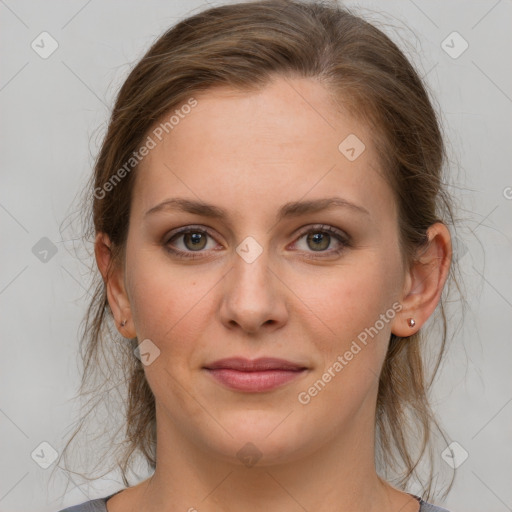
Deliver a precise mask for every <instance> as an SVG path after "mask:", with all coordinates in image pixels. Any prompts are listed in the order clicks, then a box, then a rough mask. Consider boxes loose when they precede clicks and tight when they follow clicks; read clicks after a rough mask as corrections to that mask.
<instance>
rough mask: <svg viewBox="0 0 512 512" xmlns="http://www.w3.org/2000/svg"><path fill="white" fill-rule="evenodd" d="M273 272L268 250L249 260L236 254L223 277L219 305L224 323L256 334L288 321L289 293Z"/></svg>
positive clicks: (277, 327)
mask: <svg viewBox="0 0 512 512" xmlns="http://www.w3.org/2000/svg"><path fill="white" fill-rule="evenodd" d="M274 272H275V271H273V270H271V269H270V268H269V262H268V251H266V250H264V251H263V252H262V253H261V254H260V255H259V256H258V257H257V258H256V260H254V261H252V262H250V263H249V262H248V261H245V260H244V259H243V258H242V257H240V256H239V255H238V254H236V255H235V257H234V263H233V268H232V269H231V271H230V272H228V273H227V275H226V277H225V279H224V290H223V295H222V300H221V306H220V317H221V321H222V323H223V324H224V326H226V327H227V328H229V329H234V328H239V329H241V330H243V331H244V332H246V333H250V334H256V333H258V331H260V330H261V329H265V332H269V331H272V330H276V329H279V328H281V327H282V326H283V325H285V323H286V321H287V318H288V309H287V304H286V296H285V292H284V287H283V284H282V283H281V281H280V280H279V279H278V278H277V277H276V276H275V275H274Z"/></svg>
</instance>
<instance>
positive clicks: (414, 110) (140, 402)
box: [64, 0, 456, 499]
mask: <svg viewBox="0 0 512 512" xmlns="http://www.w3.org/2000/svg"><path fill="white" fill-rule="evenodd" d="M276 76H282V77H304V78H311V79H314V80H317V81H319V82H320V83H322V84H324V85H325V87H326V88H327V89H328V90H329V91H330V92H331V93H332V97H333V99H334V101H336V102H337V104H338V105H339V106H340V108H344V109H346V110H348V111H350V112H351V113H353V114H354V115H355V116H357V118H358V119H361V120H363V121H364V122H366V123H367V124H368V125H370V126H371V127H373V128H374V129H373V130H371V132H372V134H373V136H374V140H373V141H372V142H373V143H374V144H376V146H377V148H378V151H379V154H380V155H381V157H382V161H381V168H382V171H383V173H384V175H385V177H386V179H387V180H388V182H389V184H390V186H391V188H392V190H393V191H394V194H395V197H396V201H397V205H398V210H399V233H400V244H401V253H402V256H403V259H404V262H406V263H408V264H410V263H411V262H412V261H413V258H414V255H415V253H416V251H417V250H418V248H421V247H422V246H423V244H425V242H426V230H427V228H428V227H429V226H430V225H432V224H433V223H435V222H438V221H441V222H444V223H445V224H451V225H453V215H452V209H453V207H452V206H451V198H450V197H449V195H448V194H447V192H446V189H445V185H444V183H443V172H444V167H445V165H444V164H445V160H446V153H445V147H444V143H443V137H442V134H441V130H440V123H439V120H438V116H437V115H436V113H435V111H434V109H433V107H432V103H431V101H430V100H429V96H428V94H427V92H426V89H425V86H424V85H423V84H422V81H421V79H420V78H419V76H418V74H417V72H416V71H415V70H414V68H413V67H412V65H411V64H410V63H409V61H408V60H407V58H406V57H405V56H404V54H403V53H402V52H401V51H400V50H399V48H398V47H397V46H396V45H395V43H393V42H392V41H391V39H390V38H389V37H388V36H386V35H385V34H384V33H383V32H382V31H380V30H379V29H377V28H376V27H375V26H373V25H372V24H370V23H368V22H367V21H365V20H363V19H362V18H361V17H359V16H357V15H355V14H353V13H352V12H350V11H349V10H347V9H346V8H344V7H343V8H342V7H340V6H338V5H337V4H335V3H334V2H318V1H317V2H305V1H284V0H283V1H278V0H268V1H255V2H246V3H239V4H231V5H224V6H219V7H215V8H211V9H208V10H205V11H203V12H199V13H197V14H195V15H193V16H191V17H189V18H187V19H184V20H183V21H181V22H179V23H178V24H177V25H175V26H174V27H173V28H171V29H169V30H168V31H167V32H165V33H164V34H163V35H162V36H161V37H160V38H159V39H158V40H157V41H156V42H155V43H154V44H153V45H152V46H151V48H150V49H149V50H148V51H147V53H146V54H145V55H144V57H143V58H142V59H141V60H140V62H138V63H137V65H136V66H135V67H134V69H133V70H132V71H131V73H130V74H129V76H128V78H127V79H126V81H125V82H124V84H123V86H122V87H121V90H120V92H119V94H118V96H117V100H116V103H115V106H114V109H113V112H112V115H111V119H110V122H109V125H108V131H107V133H106V135H105V137H104V140H103V144H102V146H101V150H100V152H99V155H98V157H97V160H96V164H95V168H94V174H93V176H92V177H91V181H90V182H89V184H88V187H87V190H86V194H87V195H86V196H85V199H84V201H85V205H84V208H85V209H86V214H85V215H84V216H83V218H84V219H85V221H86V222H87V223H88V224H87V225H86V226H85V230H84V236H85V238H86V240H87V239H88V240H89V241H93V240H94V236H95V234H96V233H97V232H104V233H106V234H107V235H108V236H109V238H110V240H111V241H112V257H113V264H114V265H123V261H124V249H125V242H126V238H127V232H128V218H129V212H130V204H131V197H132V194H133V188H134V180H135V176H136V172H137V166H136V165H135V164H134V162H133V161H132V164H134V165H133V169H131V170H130V171H127V172H125V173H122V174H123V177H122V179H117V180H116V181H115V182H114V181H112V179H113V177H115V175H116V173H118V174H117V176H118V178H119V172H118V171H119V169H121V168H123V166H125V170H126V163H127V162H129V161H130V159H131V158H133V155H134V153H136V152H137V150H138V149H139V148H140V147H141V145H142V144H143V143H144V141H145V140H146V137H147V136H148V133H149V131H150V130H151V129H152V128H153V127H154V126H155V123H157V122H158V121H159V120H161V119H163V117H164V116H166V115H169V113H170V112H171V111H172V110H173V109H175V108H176V107H178V106H179V105H182V104H184V103H185V102H187V100H189V99H190V98H191V97H193V95H194V94H197V93H199V92H201V91H205V90H208V89H209V88H212V87H214V86H219V85H224V86H229V87H232V88H235V89H238V90H241V91H249V90H253V89H256V88H262V87H264V86H265V85H266V84H268V83H269V81H270V80H271V79H272V78H275V77H276ZM192 115H193V114H192ZM107 183H110V184H111V186H110V187H106V184H107ZM106 190H108V192H106V197H102V196H104V195H105V194H104V193H103V192H101V193H99V192H98V191H106ZM91 221H92V222H91ZM454 263H455V262H454ZM453 272H454V269H453V266H452V267H451V270H450V277H451V280H452V281H454V282H455V283H456V280H455V279H454V275H453ZM94 275H95V279H96V281H95V282H94V283H93V288H92V289H93V294H92V299H91V301H90V304H89V308H88V310H87V314H86V316H85V318H84V328H83V333H82V336H81V344H80V355H81V358H82V361H83V364H84V369H83V374H82V382H81V386H80V396H81V397H83V396H85V395H86V394H90V395H92V400H93V401H94V403H93V406H92V407H91V408H90V410H89V411H88V412H87V413H86V416H89V414H90V413H92V412H93V411H94V412H95V414H96V413H97V411H98V410H99V409H98V406H99V405H103V406H105V408H106V409H107V411H108V414H107V417H106V418H105V420H108V419H109V417H110V415H111V413H112V411H113V410H114V408H113V407H110V406H109V405H108V403H107V400H109V399H110V393H111V391H112V390H115V391H123V390H125V391H126V392H125V393H124V394H122V398H121V399H122V403H123V404H125V406H126V411H125V412H124V415H123V417H122V418H120V424H121V425H122V426H123V427H125V432H124V433H123V434H121V438H120V442H119V444H117V445H116V448H117V449H118V450H119V453H118V455H116V457H115V461H116V464H117V466H116V467H119V468H120V469H121V472H122V476H123V481H124V483H125V485H129V483H128V479H127V477H126V472H127V469H128V468H129V467H130V466H131V464H132V462H131V461H132V456H134V455H136V454H138V455H141V456H142V458H143V460H144V461H146V462H147V463H148V465H149V467H150V468H151V469H154V468H155V465H156V460H155V454H156V450H155V449H156V429H155V401H154V396H153V393H152V391H151V389H150V388H149V385H148V383H147V381H146V379H145V375H144V371H143V365H142V363H141V362H140V361H139V359H138V358H136V357H134V355H133V350H134V349H135V348H136V347H137V344H138V341H137V338H134V339H132V340H122V339H121V340H119V339H118V342H117V343H115V341H116V338H120V337H119V335H117V334H115V329H114V328H113V327H112V324H111V322H112V318H111V311H110V310H109V305H108V301H107V297H106V291H105V286H104V283H103V280H102V279H101V276H100V275H99V273H98V272H97V270H96V272H94ZM439 309H440V313H441V318H442V329H441V335H440V336H439V347H438V350H437V352H436V357H435V360H434V364H433V369H432V371H431V374H430V376H429V377H427V374H426V364H425V363H424V351H425V349H426V346H425V339H424V335H423V333H420V332H418V333H416V334H414V335H412V336H410V337H408V338H405V339H403V338H399V337H397V336H395V335H391V339H390V343H389V350H388V353H387V356H386V359H385V361H384V365H383V368H382V373H381V375H380V384H379V391H378V399H377V411H376V436H377V444H376V446H377V453H376V464H377V469H378V471H380V472H381V474H383V475H384V476H385V477H386V478H392V479H394V483H395V485H397V486H398V487H400V488H402V489H405V486H406V485H407V484H408V483H410V480H411V478H414V479H416V481H418V482H420V484H421V485H422V490H423V494H424V496H425V495H426V499H429V497H430V495H431V490H432V482H433V476H434V463H433V458H434V453H433V451H432V446H433V443H432V441H433V427H436V428H437V429H438V431H439V432H441V435H442V436H443V434H442V430H441V429H440V428H439V426H438V424H437V422H436V419H435V417H434V414H433V412H432V410H431V408H430V405H429V401H428V390H429V388H430V386H431V384H432V381H433V379H434V376H435V374H436V372H437V370H438V367H439V364H440V362H441V358H442V356H443V352H444V350H445V345H446V339H447V319H446V315H445V310H444V305H443V299H441V303H440V306H439ZM113 332H114V334H113ZM429 343H430V342H429ZM429 347H430V345H429ZM429 350H430V348H429ZM105 363H106V364H107V366H108V369H107V370H106V371H105V372H103V371H101V370H100V368H101V367H102V365H103V364H105ZM94 377H99V381H98V382H97V381H96V380H95V378H94ZM116 379H117V380H116ZM110 383H112V384H113V385H112V387H111V388H109V389H106V386H107V385H108V384H110ZM83 424H84V421H83V419H82V421H81V423H80V425H79V427H78V429H77V430H75V432H74V433H73V436H72V437H71V438H70V439H69V441H68V443H67V444H66V446H65V449H64V453H65V452H66V451H67V449H68V446H69V444H70V443H71V441H73V439H74V437H75V435H76V434H77V433H78V432H79V431H80V430H81V429H82V428H83ZM106 430H107V428H106ZM118 432H119V431H118ZM110 434H111V432H110ZM107 437H108V436H107ZM111 438H113V436H112V434H111ZM443 438H444V436H443ZM93 455H94V456H95V458H96V459H98V455H97V453H94V454H93ZM425 457H426V458H427V462H429V464H428V466H429V470H428V474H427V475H426V476H422V475H420V474H419V471H418V468H419V467H420V465H419V463H420V461H423V459H424V458H425ZM110 469H113V468H110ZM68 471H69V470H68Z"/></svg>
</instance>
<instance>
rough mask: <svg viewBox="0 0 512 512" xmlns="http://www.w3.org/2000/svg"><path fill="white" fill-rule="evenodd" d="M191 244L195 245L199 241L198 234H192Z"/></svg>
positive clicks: (199, 236)
mask: <svg viewBox="0 0 512 512" xmlns="http://www.w3.org/2000/svg"><path fill="white" fill-rule="evenodd" d="M191 236H192V243H193V244H197V243H199V242H200V241H201V235H200V234H199V233H192V235H191Z"/></svg>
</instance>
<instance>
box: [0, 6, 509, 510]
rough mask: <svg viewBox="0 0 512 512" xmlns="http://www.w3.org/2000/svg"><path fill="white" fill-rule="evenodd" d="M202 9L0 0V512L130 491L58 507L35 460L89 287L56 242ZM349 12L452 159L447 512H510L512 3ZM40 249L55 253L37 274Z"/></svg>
mask: <svg viewBox="0 0 512 512" xmlns="http://www.w3.org/2000/svg"><path fill="white" fill-rule="evenodd" d="M220 3H222V2H217V4H220ZM204 5H205V4H204V3H202V2H200V1H190V2H185V1H183V0H180V1H177V0H175V1H169V0H166V1H157V0H151V1H147V2H135V1H133V0H130V1H124V2H121V1H113V0H109V1H104V2H99V1H98V0H89V1H82V0H81V1H74V0H73V1H54V0H50V1H46V2H36V1H35V0H31V1H18V2H15V1H14V0H6V1H2V0H0V15H1V17H2V30H1V32H0V38H1V54H2V72H1V74H0V106H1V112H2V113H1V116H2V136H1V138H0V144H1V153H0V155H1V159H2V165H1V173H2V186H1V188H0V220H1V224H0V225H1V240H2V251H1V263H0V264H1V271H0V272H1V273H0V307H1V312H2V317H1V318H2V323H1V325H2V337H1V355H2V357H1V359H0V365H1V370H0V379H1V380H0V390H1V392H0V450H1V452H0V511H7V510H9V511H21V510H29V509H30V510H48V511H56V510H59V509H60V508H63V507H64V506H67V505H71V504H75V503H79V502H83V501H86V500H87V499H92V498H94V497H99V496H104V495H106V494H107V493H110V492H114V491H115V490H117V489H119V488H120V487H121V485H120V480H119V477H116V476H112V478H109V479H104V480H103V481H100V482H98V483H97V485H96V484H95V485H90V486H74V485H71V486H70V487H68V489H67V491H68V492H66V494H64V496H62V489H61V488H58V487H51V488H48V484H47V475H48V473H49V472H50V470H51V467H50V468H48V469H43V468H41V467H40V466H39V465H38V464H36V462H35V461H34V460H33V459H32V458H31V453H32V452H33V451H34V450H36V449H37V448H38V447H39V445H40V443H41V442H47V443H49V444H50V445H51V446H53V447H54V448H55V449H56V450H57V451H59V450H60V448H61V446H62V438H63V436H64V435H65V433H67V432H69V429H70V425H71V423H72V422H73V421H74V420H75V419H76V417H75V413H76V406H75V405H74V404H73V401H72V400H71V398H72V397H73V395H74V393H75V390H76V386H77V385H78V383H79V375H78V372H77V365H76V351H77V346H78V340H77V329H78V326H79V323H80V321H81V319H82V315H83V313H84V311H85V304H86V298H87V294H86V292H85V291H84V287H86V286H87V283H88V279H87V273H86V267H84V263H83V262H79V261H77V260H76V258H75V257H74V255H73V254H74V253H73V250H72V249H73V242H72V241H71V240H69V239H66V237H65V236H63V235H62V233H61V231H60V229H61V226H62V224H63V222H64V223H65V220H66V218H67V217H69V215H70V214H71V213H72V211H73V208H74V206H75V205H74V204H73V198H74V196H75V194H76V193H77V192H79V190H80V189H81V187H82V186H83V184H84V180H85V179H86V177H87V176H88V175H89V173H90V171H91V165H92V163H93V157H94V156H95V154H96V150H97V148H98V144H99V142H100V140H101V135H102V133H103V131H104V129H105V124H106V122H107V119H108V114H109V109H110V107H111V105H112V102H113V98H114V96H115V93H116V91H117V90H118V87H119V86H120V84H121V83H122V81H123V79H124V78H125V77H126V74H127V72H128V70H129V69H130V66H131V65H132V64H133V63H134V62H136V61H137V60H138V59H139V58H140V57H141V56H142V55H143V53H144V52H145V50H146V49H147V48H148V46H149V44H150V43H151V42H152V41H153V40H154V39H155V38H156V37H157V36H158V35H160V34H161V33H162V32H163V31H164V30H165V29H167V28H168V27H169V26H170V25H172V24H174V23H175V22H176V21H177V20H178V19H181V18H182V17H184V16H186V15H188V14H190V13H191V12H192V11H194V10H197V9H198V8H201V7H202V6H204ZM349 5H352V6H354V5H359V6H361V13H362V14H363V15H364V14H367V15H368V17H369V18H370V19H373V20H377V21H378V20H382V21H384V22H385V23H387V24H392V25H393V26H394V27H395V29H389V30H390V31H389V32H388V33H389V34H390V35H391V36H392V37H393V39H394V40H395V41H397V42H398V43H399V45H400V46H402V47H403V48H404V49H405V50H406V51H407V52H410V56H411V58H413V60H414V61H415V63H416V65H417V67H418V68H419V70H420V71H421V73H422V75H424V76H425V78H426V81H427V83H428V84H429V86H430V89H431V90H432V91H433V93H434V94H435V96H436V97H437V99H438V102H439V107H440V110H441V111H442V116H443V123H444V129H445V131H446V135H447V138H448V142H449V145H450V158H451V161H452V172H453V176H454V182H455V183H456V186H455V187H453V190H452V192H453V193H454V194H455V195H456V197H457V198H458V200H459V203H460V211H459V215H460V216H461V217H463V224H462V229H461V231H460V240H459V242H460V245H459V260H460V263H461V268H462V272H463V276H464V279H465V284H466V294H467V298H468V301H469V305H470V309H469V311H468V312H467V314H466V318H465V323H464V327H463V328H462V330H461V331H460V332H459V333H458V335H457V336H456V337H455V339H453V340H452V341H451V343H450V348H449V351H448V354H447V357H446V360H445V363H444V365H443V367H442V368H441V372H440V376H439V378H438V380H437V381H436V384H435V388H434V397H435V399H434V407H435V410H436V411H437V413H438V414H439V415H440V417H441V418H442V421H443V425H444V427H445V428H446V429H447V431H448V432H449V433H450V436H451V440H452V441H456V442H457V443H459V444H460V445H461V446H462V447H463V448H464V450H466V451H467V453H468V454H469V455H468V458H467V460H465V461H464V463H463V464H461V465H460V466H459V467H458V469H457V477H456V481H455V486H454V489H453V491H452V492H451V493H450V495H449V497H448V499H447V500H446V501H445V503H444V506H445V507H446V508H448V509H450V510H451V511H452V512H476V511H479V512H480V511H482V510H486V511H496V512H501V511H503V512H505V511H506V510H512V487H511V486H510V482H511V476H512V442H511V441H512V439H511V431H512V429H511V420H512V403H511V402H512V379H511V378H510V363H511V353H512V343H511V341H512V340H511V334H510V333H511V328H512V314H511V313H512V286H511V284H512V270H511V267H512V265H511V261H512V260H511V252H512V222H511V221H512V199H510V198H511V197H512V189H511V188H507V187H512V173H511V171H510V162H511V161H512V152H511V146H512V138H511V135H512V134H511V131H512V130H511V125H512V116H511V113H512V71H511V67H510V55H511V53H512V52H511V50H512V31H510V26H511V21H512V3H511V2H510V0H508V1H507V0H498V1H496V0H490V1H487V0H486V1H480V2H463V1H460V0H458V1H451V2H444V1H429V2H426V1H425V2H420V0H414V1H412V0H401V1H399V0H393V1H387V2H385V3H383V2H380V3H378V2H369V1H364V2H359V3H355V2H350V3H349ZM43 31H47V32H49V33H50V34H51V36H52V37H53V38H54V39H55V40H56V41H57V42H58V48H57V50H56V51H55V52H54V53H53V54H52V55H50V56H49V57H48V58H46V59H43V58H41V57H40V56H39V55H38V54H37V53H36V51H34V50H33V49H32V47H31V43H32V41H34V40H35V41H36V43H37V41H38V40H40V39H37V38H38V36H39V34H40V33H41V32H43ZM386 31H388V29H386ZM454 31H457V32H458V33H459V34H460V35H461V36H462V37H463V38H464V40H465V41H467V43H468V44H469V47H468V49H467V50H466V51H465V52H464V53H462V54H461V55H460V56H458V58H453V57H452V56H450V55H448V53H446V51H445V49H443V47H442V44H443V43H442V42H443V41H445V40H446V38H447V37H448V36H449V35H450V34H452V33H453V32H454ZM455 37H456V39H453V36H451V39H450V38H449V39H448V40H447V41H448V43H444V44H445V45H446V44H448V45H450V46H452V47H453V48H452V50H451V51H452V53H453V52H455V53H457V51H458V50H460V49H461V44H463V42H462V40H461V39H457V37H458V36H455ZM451 41H453V42H451ZM48 44H49V43H48ZM48 44H47V45H45V48H48V47H49V46H48ZM45 237H46V238H47V239H48V240H44V241H41V239H43V238H45ZM37 244H42V245H37ZM34 247H36V249H33V248H34ZM41 247H42V248H43V249H44V248H45V247H46V248H48V247H53V248H54V251H55V250H56V253H55V254H52V253H51V252H50V253H48V255H47V256H46V259H47V261H46V262H44V261H41V259H40V258H44V257H45V256H44V253H41V252H40V251H41ZM38 249H39V252H38ZM38 255H39V257H38ZM453 307H454V310H455V311H456V310H457V308H458V307H459V305H458V304H455V305H453ZM39 450H40V448H39ZM60 480H61V481H62V482H64V481H65V480H66V477H65V476H62V478H61V479H60Z"/></svg>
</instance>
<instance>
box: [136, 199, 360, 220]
mask: <svg viewBox="0 0 512 512" xmlns="http://www.w3.org/2000/svg"><path fill="white" fill-rule="evenodd" d="M332 207H338V208H347V209H350V210H352V211H354V212H356V213H360V214H364V215H368V216H369V215H370V212H369V211H368V210H367V209H366V208H363V207H362V206H360V205H357V204H355V203H351V202H350V201H347V200H346V199H343V198H341V197H326V198H322V199H313V200H310V201H293V202H289V203H285V204H284V205H283V206H282V207H281V208H280V209H279V212H278V213H277V216H276V221H277V222H279V221H281V220H283V219H285V218H289V217H298V216H300V215H304V214H307V213H315V212H319V211H321V210H325V209H328V208H332ZM165 211H183V212H188V213H193V214H196V215H202V216H203V217H211V218H214V219H220V220H224V219H227V218H228V217H229V215H228V212H227V211H226V210H224V209H223V208H220V207H218V206H215V205H213V204H208V203H205V202H203V201H193V200H191V199H184V198H179V197H175V198H170V199H166V200H165V201H162V202H161V203H159V204H157V205H156V206H153V207H152V208H150V209H149V210H148V211H147V212H146V213H145V214H144V218H146V217H148V216H149V215H152V214H155V213H157V212H165Z"/></svg>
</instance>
